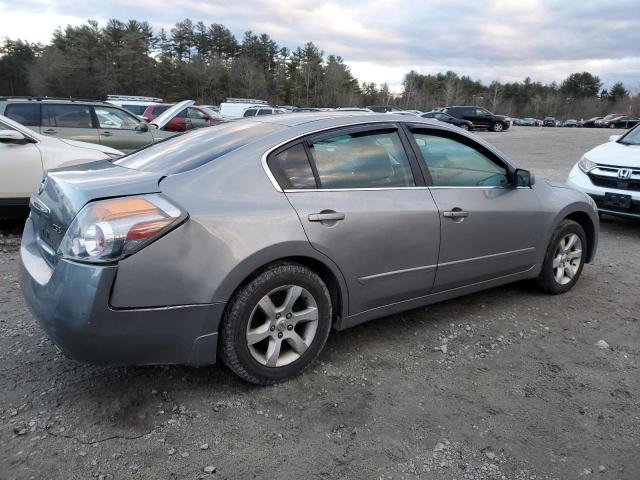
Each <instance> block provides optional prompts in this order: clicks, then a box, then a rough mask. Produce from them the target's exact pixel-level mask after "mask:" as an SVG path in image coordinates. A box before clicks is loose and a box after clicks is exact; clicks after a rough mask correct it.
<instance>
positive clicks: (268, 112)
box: [258, 108, 272, 115]
mask: <svg viewBox="0 0 640 480" xmlns="http://www.w3.org/2000/svg"><path fill="white" fill-rule="evenodd" d="M271 113H272V112H271V109H270V108H261V109H259V110H258V115H271Z"/></svg>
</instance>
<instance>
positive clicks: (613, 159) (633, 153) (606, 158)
mask: <svg viewBox="0 0 640 480" xmlns="http://www.w3.org/2000/svg"><path fill="white" fill-rule="evenodd" d="M584 156H585V157H586V158H587V159H588V160H591V161H592V162H593V163H598V164H600V165H612V166H615V167H635V168H638V167H640V146H639V145H623V144H622V143H618V142H607V143H603V144H602V145H598V146H597V147H596V148H594V149H593V150H589V151H588V152H587V153H585V154H584Z"/></svg>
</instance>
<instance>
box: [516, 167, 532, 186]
mask: <svg viewBox="0 0 640 480" xmlns="http://www.w3.org/2000/svg"><path fill="white" fill-rule="evenodd" d="M515 179H516V187H531V186H533V185H534V184H535V183H536V177H535V175H534V174H533V173H531V172H530V171H529V170H524V169H522V168H518V169H517V170H516V173H515Z"/></svg>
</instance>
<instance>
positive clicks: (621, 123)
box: [600, 115, 640, 128]
mask: <svg viewBox="0 0 640 480" xmlns="http://www.w3.org/2000/svg"><path fill="white" fill-rule="evenodd" d="M639 123H640V118H637V117H632V116H629V115H622V116H620V117H616V118H612V119H611V120H609V121H607V122H602V123H601V124H600V126H601V127H608V128H631V127H635V126H636V125H638V124H639Z"/></svg>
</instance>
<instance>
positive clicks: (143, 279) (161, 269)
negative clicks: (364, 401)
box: [111, 147, 346, 308]
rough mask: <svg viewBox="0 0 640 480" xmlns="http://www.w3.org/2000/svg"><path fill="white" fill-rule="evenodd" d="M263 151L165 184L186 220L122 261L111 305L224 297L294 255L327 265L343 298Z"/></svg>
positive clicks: (221, 161)
mask: <svg viewBox="0 0 640 480" xmlns="http://www.w3.org/2000/svg"><path fill="white" fill-rule="evenodd" d="M262 151H263V150H261V149H250V148H246V147H245V148H241V149H239V150H238V151H237V153H235V154H233V155H227V156H225V157H224V158H221V159H218V160H216V161H214V162H211V163H210V164H208V165H204V166H203V167H200V168H198V169H196V170H193V171H190V172H185V173H182V174H178V175H174V176H171V177H168V178H167V179H165V180H164V181H162V182H161V184H160V188H161V191H162V192H163V193H164V194H166V195H167V196H168V197H169V198H171V199H172V200H173V201H175V202H176V203H177V204H178V205H180V206H181V207H182V208H184V209H185V210H186V211H187V212H189V219H188V220H187V221H186V222H185V224H183V225H181V226H180V227H178V228H176V229H175V230H174V231H172V232H171V233H169V234H168V235H166V236H164V237H162V238H161V239H159V240H158V241H156V242H154V243H153V244H151V245H149V246H148V247H146V248H144V249H143V250H142V251H140V252H138V253H136V254H135V255H133V256H131V257H129V258H127V259H125V260H122V261H121V262H120V263H119V270H118V276H117V279H116V282H115V285H114V289H113V293H112V297H111V304H112V306H114V307H116V308H125V307H126V308H132V307H133V308H135V307H150V306H164V305H185V304H199V303H212V302H213V303H218V302H227V301H229V299H230V298H231V296H232V295H233V292H234V291H235V290H236V289H237V288H238V286H239V285H241V284H242V282H243V281H244V280H245V279H246V278H247V277H248V276H249V275H251V274H252V273H253V272H254V271H256V270H258V269H260V268H262V267H263V266H265V265H266V264H269V263H271V262H273V261H276V260H280V259H283V258H291V257H308V258H312V259H314V260H316V261H319V262H322V263H323V264H324V265H325V266H326V267H327V268H329V269H330V270H331V271H332V273H333V274H334V276H335V277H336V278H337V279H338V280H339V283H340V285H341V287H342V288H344V289H345V291H343V292H341V294H342V295H346V287H344V280H343V279H342V276H341V274H340V272H339V269H338V268H337V266H335V264H333V263H332V262H331V261H330V260H329V259H328V258H326V257H324V256H323V255H322V254H320V253H319V252H317V251H316V250H314V249H313V248H312V247H311V245H310V244H309V242H308V239H307V237H306V235H305V233H304V230H303V228H302V225H301V224H300V220H299V219H298V216H297V215H296V213H295V210H294V209H293V207H292V206H291V204H290V203H289V202H288V200H287V198H286V196H285V195H284V194H283V193H281V192H278V191H276V189H275V188H274V186H273V185H272V184H271V182H270V181H269V179H268V177H267V175H266V173H265V172H264V170H263V169H262V166H261V162H260V157H261V153H262ZM342 288H341V290H342Z"/></svg>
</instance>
